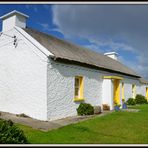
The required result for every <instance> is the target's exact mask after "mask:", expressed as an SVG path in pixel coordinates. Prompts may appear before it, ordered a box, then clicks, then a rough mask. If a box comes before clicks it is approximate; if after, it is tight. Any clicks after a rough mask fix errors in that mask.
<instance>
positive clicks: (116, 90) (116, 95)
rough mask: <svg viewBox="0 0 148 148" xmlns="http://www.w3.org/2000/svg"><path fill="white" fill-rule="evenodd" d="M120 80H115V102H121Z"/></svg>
mask: <svg viewBox="0 0 148 148" xmlns="http://www.w3.org/2000/svg"><path fill="white" fill-rule="evenodd" d="M119 84H120V80H116V79H115V80H114V103H117V104H120V85H119Z"/></svg>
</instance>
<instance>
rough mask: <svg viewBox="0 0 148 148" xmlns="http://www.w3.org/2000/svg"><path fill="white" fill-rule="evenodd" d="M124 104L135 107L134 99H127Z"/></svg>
mask: <svg viewBox="0 0 148 148" xmlns="http://www.w3.org/2000/svg"><path fill="white" fill-rule="evenodd" d="M126 104H127V105H136V102H135V99H134V98H129V99H128V100H127V101H126Z"/></svg>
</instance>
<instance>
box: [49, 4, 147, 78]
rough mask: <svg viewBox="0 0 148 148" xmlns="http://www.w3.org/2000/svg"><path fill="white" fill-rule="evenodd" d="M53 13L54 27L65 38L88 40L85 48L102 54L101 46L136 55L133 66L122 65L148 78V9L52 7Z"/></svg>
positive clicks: (132, 7)
mask: <svg viewBox="0 0 148 148" xmlns="http://www.w3.org/2000/svg"><path fill="white" fill-rule="evenodd" d="M52 10H53V23H54V24H55V25H56V26H57V27H58V29H59V30H60V31H61V32H62V33H63V34H64V35H65V37H66V38H73V37H74V38H83V39H87V40H89V42H90V45H86V46H87V47H89V48H93V49H95V50H98V51H102V52H103V51H105V49H104V48H103V50H102V49H101V46H108V49H106V50H115V51H124V52H127V53H129V52H130V53H131V54H132V56H133V55H135V56H136V55H138V56H139V58H137V62H136V63H134V62H133V61H132V60H131V59H132V58H131V59H130V58H129V61H128V62H127V61H126V60H122V61H123V62H124V63H125V64H126V65H128V66H131V67H134V69H135V71H137V72H138V73H140V74H141V75H143V76H144V77H147V78H148V68H147V67H148V58H147V56H148V50H147V48H148V27H147V26H148V18H147V14H148V5H54V6H53V8H52ZM105 52H106V51H105ZM123 59H124V57H123ZM134 65H135V66H134Z"/></svg>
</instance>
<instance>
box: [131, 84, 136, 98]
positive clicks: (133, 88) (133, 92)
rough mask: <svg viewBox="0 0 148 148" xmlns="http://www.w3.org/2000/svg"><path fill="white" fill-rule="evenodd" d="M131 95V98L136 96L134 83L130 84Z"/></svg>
mask: <svg viewBox="0 0 148 148" xmlns="http://www.w3.org/2000/svg"><path fill="white" fill-rule="evenodd" d="M132 97H133V98H135V97H136V85H135V84H133V85H132Z"/></svg>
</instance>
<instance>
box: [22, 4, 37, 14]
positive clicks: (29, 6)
mask: <svg viewBox="0 0 148 148" xmlns="http://www.w3.org/2000/svg"><path fill="white" fill-rule="evenodd" d="M25 7H26V9H32V10H33V11H34V12H38V7H37V6H36V5H29V4H27V5H25Z"/></svg>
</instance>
